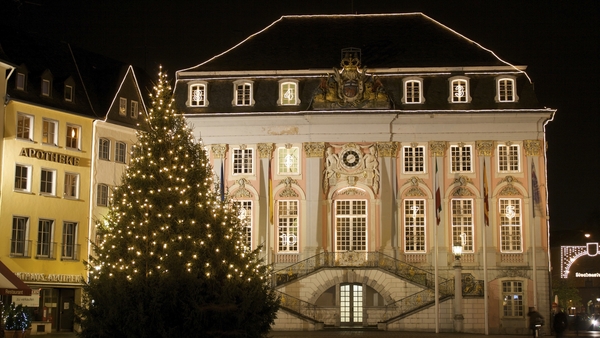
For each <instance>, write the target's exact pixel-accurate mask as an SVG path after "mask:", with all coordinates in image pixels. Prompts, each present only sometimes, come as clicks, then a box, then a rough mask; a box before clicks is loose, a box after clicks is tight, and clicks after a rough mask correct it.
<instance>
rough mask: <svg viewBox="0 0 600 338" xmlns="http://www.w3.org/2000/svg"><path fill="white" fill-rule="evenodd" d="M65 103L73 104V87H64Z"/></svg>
mask: <svg viewBox="0 0 600 338" xmlns="http://www.w3.org/2000/svg"><path fill="white" fill-rule="evenodd" d="M65 101H67V102H73V86H69V85H65Z"/></svg>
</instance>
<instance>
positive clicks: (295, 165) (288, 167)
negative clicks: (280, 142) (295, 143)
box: [277, 146, 300, 175]
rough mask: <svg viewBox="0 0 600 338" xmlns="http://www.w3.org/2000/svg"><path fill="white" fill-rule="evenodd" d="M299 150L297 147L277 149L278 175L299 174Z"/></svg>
mask: <svg viewBox="0 0 600 338" xmlns="http://www.w3.org/2000/svg"><path fill="white" fill-rule="evenodd" d="M299 156H300V149H299V148H298V147H292V146H289V147H280V148H278V149H277V168H278V174H279V175H297V174H299V172H300V168H299V165H300V163H299V162H300V158H299Z"/></svg>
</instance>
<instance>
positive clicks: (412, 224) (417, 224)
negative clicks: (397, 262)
mask: <svg viewBox="0 0 600 338" xmlns="http://www.w3.org/2000/svg"><path fill="white" fill-rule="evenodd" d="M404 251H405V252H425V200H422V199H406V200H404Z"/></svg>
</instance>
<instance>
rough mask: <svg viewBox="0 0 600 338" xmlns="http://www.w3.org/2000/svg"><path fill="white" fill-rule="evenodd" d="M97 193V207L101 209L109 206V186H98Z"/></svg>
mask: <svg viewBox="0 0 600 338" xmlns="http://www.w3.org/2000/svg"><path fill="white" fill-rule="evenodd" d="M96 193H97V196H96V205H98V206H101V207H106V206H108V185H106V184H98V191H97V192H96Z"/></svg>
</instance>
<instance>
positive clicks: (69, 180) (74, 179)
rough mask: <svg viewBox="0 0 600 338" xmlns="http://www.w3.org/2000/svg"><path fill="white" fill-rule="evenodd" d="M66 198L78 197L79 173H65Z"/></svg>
mask: <svg viewBox="0 0 600 338" xmlns="http://www.w3.org/2000/svg"><path fill="white" fill-rule="evenodd" d="M64 196H65V197H66V198H79V174H75V173H65V195H64Z"/></svg>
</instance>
